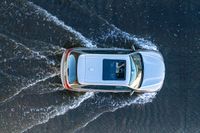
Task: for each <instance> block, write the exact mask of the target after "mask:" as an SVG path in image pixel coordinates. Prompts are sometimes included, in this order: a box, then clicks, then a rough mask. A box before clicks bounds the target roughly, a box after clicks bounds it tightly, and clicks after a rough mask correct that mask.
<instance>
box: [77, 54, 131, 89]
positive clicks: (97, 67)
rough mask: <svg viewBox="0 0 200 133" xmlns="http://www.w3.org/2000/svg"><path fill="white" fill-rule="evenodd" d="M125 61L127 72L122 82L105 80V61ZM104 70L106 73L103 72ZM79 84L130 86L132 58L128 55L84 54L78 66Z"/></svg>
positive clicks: (79, 58) (79, 59)
mask: <svg viewBox="0 0 200 133" xmlns="http://www.w3.org/2000/svg"><path fill="white" fill-rule="evenodd" d="M105 59H107V60H115V61H118V60H120V61H125V63H126V68H125V69H126V72H125V78H124V79H122V80H103V73H105V71H108V70H106V69H105V70H104V69H103V60H105ZM103 70H104V71H103ZM77 78H78V82H79V83H80V84H83V85H122V86H128V84H129V80H130V57H129V55H126V54H116V55H115V54H82V55H80V56H79V57H78V64H77Z"/></svg>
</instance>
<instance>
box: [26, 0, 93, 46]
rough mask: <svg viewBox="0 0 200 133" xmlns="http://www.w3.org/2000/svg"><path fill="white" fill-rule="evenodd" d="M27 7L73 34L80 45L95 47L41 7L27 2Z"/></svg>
mask: <svg viewBox="0 0 200 133" xmlns="http://www.w3.org/2000/svg"><path fill="white" fill-rule="evenodd" d="M28 5H29V6H32V7H33V8H34V9H35V12H36V13H37V14H41V15H43V16H44V18H46V19H47V21H52V22H54V23H55V24H56V25H58V26H61V27H62V28H63V29H65V30H67V31H69V32H71V33H73V34H74V35H75V37H76V38H77V39H79V40H81V41H82V44H83V45H84V46H85V47H96V46H95V45H93V44H92V41H91V40H89V39H87V38H85V37H84V36H83V35H82V34H81V33H79V32H77V31H75V30H74V29H73V28H72V27H70V26H67V25H65V23H64V22H63V21H61V20H59V19H58V18H57V17H55V16H53V15H52V14H51V13H49V12H47V11H46V10H44V9H42V8H41V7H39V6H37V5H35V4H34V3H32V2H28Z"/></svg>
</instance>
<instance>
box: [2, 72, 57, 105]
mask: <svg viewBox="0 0 200 133" xmlns="http://www.w3.org/2000/svg"><path fill="white" fill-rule="evenodd" d="M57 75H59V73H54V74H51V75H49V76H47V77H45V78H43V79H39V80H36V81H35V82H33V83H31V84H28V85H27V86H25V87H23V88H21V89H19V91H17V92H15V93H14V94H13V95H12V96H10V97H9V98H7V99H5V100H3V101H2V102H1V103H0V104H2V103H5V102H7V101H10V100H12V99H13V98H14V97H15V96H17V95H18V94H19V93H21V92H22V91H23V90H26V89H28V88H29V87H31V86H34V85H36V84H37V83H40V82H43V81H45V80H47V79H49V78H52V77H55V76H57Z"/></svg>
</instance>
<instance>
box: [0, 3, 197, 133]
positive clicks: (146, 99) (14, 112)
mask: <svg viewBox="0 0 200 133" xmlns="http://www.w3.org/2000/svg"><path fill="white" fill-rule="evenodd" d="M132 45H135V46H136V47H137V48H145V49H154V50H159V51H160V52H161V53H162V54H163V57H164V60H165V64H166V78H165V83H164V86H163V88H162V89H161V91H160V92H158V93H150V94H141V95H136V94H135V95H133V96H131V97H130V96H129V95H128V94H112V93H96V94H94V93H76V92H69V91H66V90H65V89H64V88H63V87H62V85H61V81H60V69H59V67H60V59H61V55H62V52H63V51H64V50H65V49H66V48H69V47H118V48H130V47H131V46H132ZM199 55H200V2H198V1H195V0H187V1H186V0H185V1H184V0H176V1H174V0H162V1H159V0H146V1H144V0H96V1H94V0H31V1H27V0H2V1H0V133H10V132H17V133H18V132H28V133H29V132H30V133H38V132H46V133H55V132H56V133H62V132H65V133H71V132H80V133H94V132H95V133H106V132H109V133H200V122H199V121H200V114H199V112H200V102H199V101H200V90H199V89H200V85H199V81H200V76H199V74H200V67H199V64H200V56H199Z"/></svg>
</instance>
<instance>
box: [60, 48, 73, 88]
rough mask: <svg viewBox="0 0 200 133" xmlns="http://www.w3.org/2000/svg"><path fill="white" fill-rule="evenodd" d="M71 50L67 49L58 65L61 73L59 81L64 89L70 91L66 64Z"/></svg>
mask: <svg viewBox="0 0 200 133" xmlns="http://www.w3.org/2000/svg"><path fill="white" fill-rule="evenodd" d="M72 50H73V49H67V50H66V51H65V52H64V53H63V55H62V59H61V64H60V72H61V81H62V85H63V87H64V88H66V89H71V85H70V84H69V81H68V71H67V69H68V64H67V59H68V57H69V55H70V53H71V51H72Z"/></svg>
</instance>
